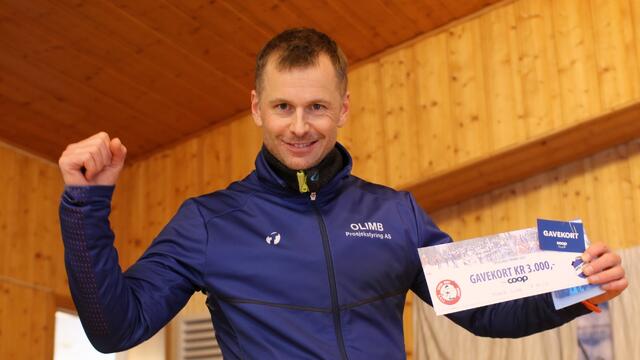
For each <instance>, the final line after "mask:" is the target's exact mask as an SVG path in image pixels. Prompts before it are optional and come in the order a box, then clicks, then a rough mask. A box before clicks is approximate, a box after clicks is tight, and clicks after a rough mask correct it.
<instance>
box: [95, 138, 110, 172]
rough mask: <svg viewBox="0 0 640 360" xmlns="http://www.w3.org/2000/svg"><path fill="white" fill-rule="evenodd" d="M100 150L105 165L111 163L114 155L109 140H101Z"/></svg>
mask: <svg viewBox="0 0 640 360" xmlns="http://www.w3.org/2000/svg"><path fill="white" fill-rule="evenodd" d="M98 151H99V154H100V158H101V159H102V163H103V164H104V166H108V165H111V157H112V156H111V150H110V149H109V142H106V141H102V142H100V144H99V145H98Z"/></svg>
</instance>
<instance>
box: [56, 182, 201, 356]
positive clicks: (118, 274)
mask: <svg viewBox="0 0 640 360" xmlns="http://www.w3.org/2000/svg"><path fill="white" fill-rule="evenodd" d="M113 190H114V187H113V186H87V187H66V188H65V191H64V193H63V194H62V199H61V202H60V211H59V215H60V226H61V228H62V238H63V242H64V258H65V266H66V269H67V276H68V279H69V287H70V289H71V295H72V297H73V300H74V302H75V304H76V308H77V310H78V314H79V316H80V320H81V322H82V325H83V327H84V329H85V332H86V333H87V336H88V338H89V340H90V341H91V343H92V344H93V346H94V347H95V348H96V349H97V350H99V351H101V352H104V353H106V352H117V351H122V350H126V349H129V348H131V347H133V346H135V345H137V344H139V343H141V342H143V341H145V340H147V339H148V338H150V337H151V336H152V335H153V334H155V333H156V332H157V331H158V330H159V329H160V328H162V327H163V326H164V325H165V324H166V323H167V322H168V321H169V320H171V318H172V317H173V316H174V315H175V314H176V313H177V312H178V311H180V309H181V308H182V307H183V306H184V305H185V304H186V302H187V301H188V300H189V298H190V297H191V295H192V294H193V293H194V292H195V291H196V290H199V289H201V288H202V287H203V285H202V284H203V281H202V273H201V271H202V269H203V265H204V258H205V255H204V252H205V251H204V250H205V247H206V241H207V232H206V230H205V226H204V221H203V218H202V215H201V213H200V210H199V207H198V205H197V204H196V202H195V200H188V201H186V202H185V203H184V204H183V205H182V207H181V208H180V210H179V211H178V213H177V214H176V215H175V216H174V217H173V219H172V220H171V221H170V222H169V224H167V225H166V226H165V228H164V229H163V230H162V231H161V232H160V234H159V235H158V236H157V238H156V239H155V240H154V241H153V243H152V244H151V246H150V247H149V248H148V249H147V250H146V252H145V253H144V255H143V256H142V257H141V258H140V259H139V260H138V261H137V262H136V263H135V264H134V265H133V266H131V267H130V268H129V269H128V270H127V271H126V272H124V273H123V272H122V271H121V269H120V266H119V264H118V253H117V251H116V249H115V248H114V246H113V241H114V234H113V232H112V231H111V228H110V225H109V213H110V210H111V197H112V194H113Z"/></svg>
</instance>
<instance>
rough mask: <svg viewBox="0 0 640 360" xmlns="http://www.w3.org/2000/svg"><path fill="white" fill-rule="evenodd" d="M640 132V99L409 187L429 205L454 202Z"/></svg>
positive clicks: (435, 206) (432, 207)
mask: <svg viewBox="0 0 640 360" xmlns="http://www.w3.org/2000/svg"><path fill="white" fill-rule="evenodd" d="M638 137H640V102H633V103H630V104H625V105H624V106H620V107H618V108H616V109H614V110H613V111H611V112H608V113H606V114H603V115H600V116H597V117H594V118H590V119H587V120H584V121H581V122H579V123H576V124H573V125H570V126H566V127H564V128H561V129H558V130H555V131H552V132H549V133H546V134H543V135H541V136H538V137H535V138H533V139H531V140H528V141H526V142H524V143H521V144H518V145H515V146H511V147H507V148H506V149H504V150H501V151H498V152H496V153H493V154H490V155H487V156H484V157H481V158H479V159H475V160H473V161H469V162H467V163H464V164H461V165H459V166H456V167H454V168H452V169H450V170H446V171H443V172H441V173H436V174H434V175H432V176H429V177H427V178H425V179H424V180H422V181H419V182H417V183H414V184H411V185H409V186H406V187H404V189H405V190H407V191H410V192H411V193H413V195H414V196H415V197H416V199H417V201H418V203H419V204H420V205H421V206H422V207H423V208H424V209H425V210H426V211H430V212H433V211H435V210H437V209H441V208H444V207H446V206H449V205H453V204H455V203H458V202H460V201H463V200H466V199H468V198H471V197H473V196H476V195H480V194H483V193H487V192H489V191H492V190H495V189H497V188H500V187H502V186H506V185H508V184H512V183H514V182H517V181H520V180H523V179H525V178H528V177H530V176H533V175H536V174H539V173H542V172H545V171H548V170H550V169H553V168H555V167H558V166H561V165H563V164H566V163H569V162H571V161H575V160H578V159H581V158H584V157H587V156H590V155H593V154H595V153H597V152H599V151H602V150H604V149H607V148H610V147H613V146H616V145H620V144H623V143H626V142H628V141H631V140H633V139H635V138H638Z"/></svg>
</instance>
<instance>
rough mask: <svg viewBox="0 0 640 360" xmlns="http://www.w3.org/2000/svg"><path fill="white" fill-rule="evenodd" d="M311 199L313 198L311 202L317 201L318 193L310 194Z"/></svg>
mask: <svg viewBox="0 0 640 360" xmlns="http://www.w3.org/2000/svg"><path fill="white" fill-rule="evenodd" d="M309 197H310V198H311V201H316V193H315V192H312V193H311V194H309Z"/></svg>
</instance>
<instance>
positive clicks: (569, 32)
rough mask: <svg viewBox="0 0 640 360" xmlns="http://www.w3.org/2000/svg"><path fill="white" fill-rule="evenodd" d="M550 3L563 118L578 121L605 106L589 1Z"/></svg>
mask: <svg viewBox="0 0 640 360" xmlns="http://www.w3.org/2000/svg"><path fill="white" fill-rule="evenodd" d="M551 4H552V9H553V10H552V14H553V27H554V30H555V31H554V33H555V36H554V40H555V46H556V56H557V58H558V71H559V74H560V90H561V92H560V96H561V97H562V110H563V116H562V117H563V122H564V123H565V124H568V123H575V122H577V121H580V119H584V118H588V117H591V116H595V115H596V114H599V113H601V109H602V107H601V105H600V87H599V83H598V78H597V72H596V64H595V55H594V47H593V32H592V27H593V25H592V22H591V9H590V7H589V3H588V2H587V1H577V2H576V1H574V0H553V1H551Z"/></svg>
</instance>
